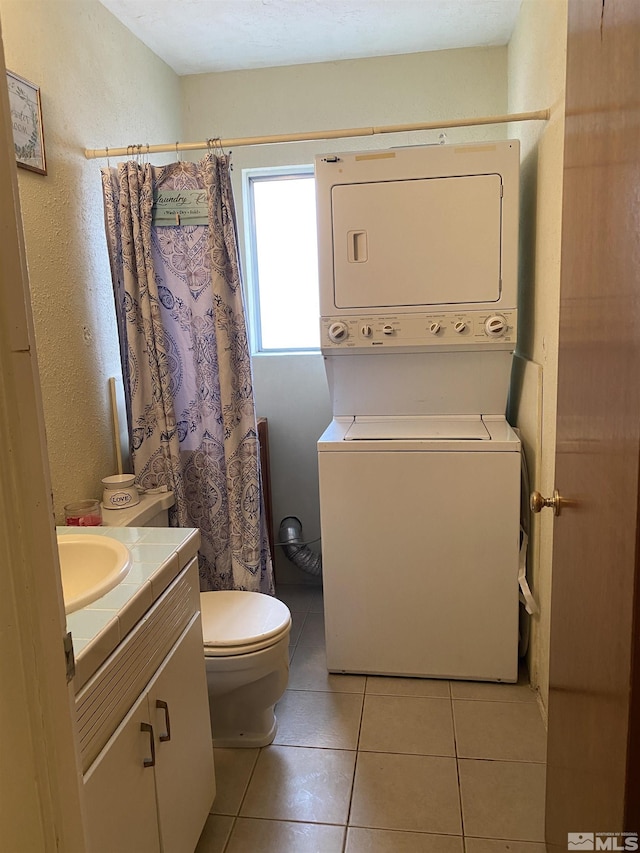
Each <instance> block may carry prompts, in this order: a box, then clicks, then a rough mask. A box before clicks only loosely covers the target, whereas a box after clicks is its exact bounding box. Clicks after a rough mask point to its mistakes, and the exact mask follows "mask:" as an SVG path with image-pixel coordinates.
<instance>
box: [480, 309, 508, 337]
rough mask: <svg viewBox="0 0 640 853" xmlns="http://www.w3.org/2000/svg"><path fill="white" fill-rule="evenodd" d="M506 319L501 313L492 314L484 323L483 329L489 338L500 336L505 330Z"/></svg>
mask: <svg viewBox="0 0 640 853" xmlns="http://www.w3.org/2000/svg"><path fill="white" fill-rule="evenodd" d="M507 328H508V326H507V321H506V320H505V318H504V317H503V316H502V314H493V315H492V316H491V317H488V318H487V319H486V320H485V323H484V330H485V332H486V333H487V334H488V335H489V337H490V338H501V337H502V336H503V335H504V334H505V332H506V331H507Z"/></svg>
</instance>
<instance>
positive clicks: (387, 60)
mask: <svg viewBox="0 0 640 853" xmlns="http://www.w3.org/2000/svg"><path fill="white" fill-rule="evenodd" d="M181 83H182V92H183V116H184V133H185V138H188V139H190V140H200V139H205V138H207V137H212V136H221V137H223V138H224V137H226V138H230V137H239V136H262V135H268V134H279V133H295V132H302V131H310V130H326V129H332V128H353V127H362V126H370V125H383V124H407V123H411V122H420V121H431V120H438V119H444V118H454V117H466V116H481V115H493V114H498V113H504V112H506V108H507V49H506V48H505V47H502V48H487V49H472V50H448V51H438V52H432V53H419V54H410V55H406V56H387V57H379V58H375V59H359V60H349V61H342V62H327V63H318V64H312V65H299V66H289V67H280V68H266V69H261V70H254V71H235V72H224V73H218V74H200V75H193V76H189V77H183V78H181ZM447 135H448V139H449V141H450V142H459V141H467V140H482V139H492V138H505V136H506V129H505V126H488V127H482V128H467V129H464V130H463V129H460V130H450V131H448V133H447ZM437 141H438V132H437V131H431V132H421V133H403V134H393V135H385V136H377V137H368V138H367V137H365V138H357V139H343V140H334V141H332V142H315V143H292V144H285V145H267V146H255V147H252V148H237V149H236V150H234V152H233V162H234V173H233V174H234V185H235V194H236V200H237V203H238V218H239V220H240V229H241V232H242V231H243V221H242V220H243V205H242V170H243V169H246V168H255V167H259V166H279V165H293V164H304V163H313V158H314V155H315V154H316V153H324V152H330V151H340V150H345V151H346V150H358V149H366V148H385V147H390V146H397V145H411V144H418V143H434V142H437ZM254 379H255V388H256V399H257V404H258V409H259V413H260V414H261V415H263V416H266V417H268V418H269V435H270V446H271V469H272V481H273V482H272V486H273V501H274V522H275V525H276V528H277V526H278V524H279V522H280V520H281V519H282V518H283V517H284V516H286V515H297V516H298V517H299V518H300V519H301V521H302V524H303V531H304V535H305V538H306V539H314V538H315V537H317V536H319V535H320V517H319V504H318V474H317V454H316V441H317V439H318V438H319V437H320V435H321V433H322V432H323V430H324V429H325V427H326V426H327V424H328V422H329V421H330V419H331V409H330V404H329V397H328V390H327V384H326V378H325V373H324V366H323V363H322V360H321V357H320V355H317V356H313V355H298V356H296V355H263V356H256V357H255V359H254ZM277 569H278V578H279V580H281V581H292V582H303V581H312V580H313V579H312V578H311V576H310V575H305V574H304V573H302V572H300V571H299V570H297V569H296V568H295V567H293V566H292V565H291V564H290V563H289V562H288V561H287V560H286V559H285V558H284V557H283V556H282V554H278V562H277Z"/></svg>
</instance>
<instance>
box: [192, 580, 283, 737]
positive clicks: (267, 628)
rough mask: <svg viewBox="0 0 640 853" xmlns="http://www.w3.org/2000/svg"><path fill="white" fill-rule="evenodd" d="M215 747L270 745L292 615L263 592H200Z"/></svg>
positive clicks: (275, 725) (281, 684)
mask: <svg viewBox="0 0 640 853" xmlns="http://www.w3.org/2000/svg"><path fill="white" fill-rule="evenodd" d="M200 610H201V613H202V633H203V637H204V659H205V664H206V670H207V687H208V690H209V710H210V714H211V731H212V734H213V743H214V746H235V747H238V746H246V747H252V746H254V747H257V746H266V745H267V744H269V743H271V742H272V741H273V739H274V737H275V735H276V728H277V724H276V717H275V713H274V706H275V704H276V702H277V701H278V700H279V699H280V697H281V696H282V694H283V693H284V691H285V690H286V687H287V682H288V679H289V632H290V630H291V614H290V613H289V609H288V608H287V606H286V605H285V604H283V603H282V602H281V601H278V599H276V598H273V597H272V596H270V595H263V594H262V593H260V592H241V591H236V590H233V591H226V590H225V591H220V592H202V593H200Z"/></svg>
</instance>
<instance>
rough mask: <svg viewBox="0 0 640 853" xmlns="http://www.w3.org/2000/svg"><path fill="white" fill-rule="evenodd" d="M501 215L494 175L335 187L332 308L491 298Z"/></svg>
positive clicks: (495, 295)
mask: <svg viewBox="0 0 640 853" xmlns="http://www.w3.org/2000/svg"><path fill="white" fill-rule="evenodd" d="M501 216H502V179H501V177H500V175H497V174H488V175H467V176H461V177H446V178H421V179H415V180H399V181H380V182H372V183H362V184H343V185H338V186H334V187H333V189H332V227H333V257H334V296H335V305H336V307H337V308H361V309H365V310H366V309H368V308H391V309H393V308H394V307H401V306H407V307H409V306H413V307H417V306H420V307H422V308H424V309H425V310H429V307H430V306H436V305H461V304H473V303H480V302H482V303H486V302H496V301H497V300H498V299H499V298H500V283H501Z"/></svg>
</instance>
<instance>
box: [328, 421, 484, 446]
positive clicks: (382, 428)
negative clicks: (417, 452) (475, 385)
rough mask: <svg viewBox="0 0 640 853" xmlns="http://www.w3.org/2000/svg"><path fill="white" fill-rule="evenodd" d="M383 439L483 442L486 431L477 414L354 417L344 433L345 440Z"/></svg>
mask: <svg viewBox="0 0 640 853" xmlns="http://www.w3.org/2000/svg"><path fill="white" fill-rule="evenodd" d="M384 439H397V440H401V439H409V440H410V439H427V440H433V439H436V440H437V439H441V440H443V441H446V440H447V439H449V440H451V439H464V440H468V439H470V440H474V439H477V440H479V441H487V440H490V439H491V436H490V435H489V431H488V430H487V428H486V427H485V425H484V423H483V422H482V417H481V416H480V415H457V416H455V417H451V416H450V417H446V416H445V417H439V416H431V415H422V416H419V417H409V416H407V417H402V416H400V417H369V416H363V415H360V416H357V417H355V418H354V420H353V423H352V424H351V426H350V427H349V429H348V430H347V432H346V434H345V437H344V440H345V441H375V440H384Z"/></svg>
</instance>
